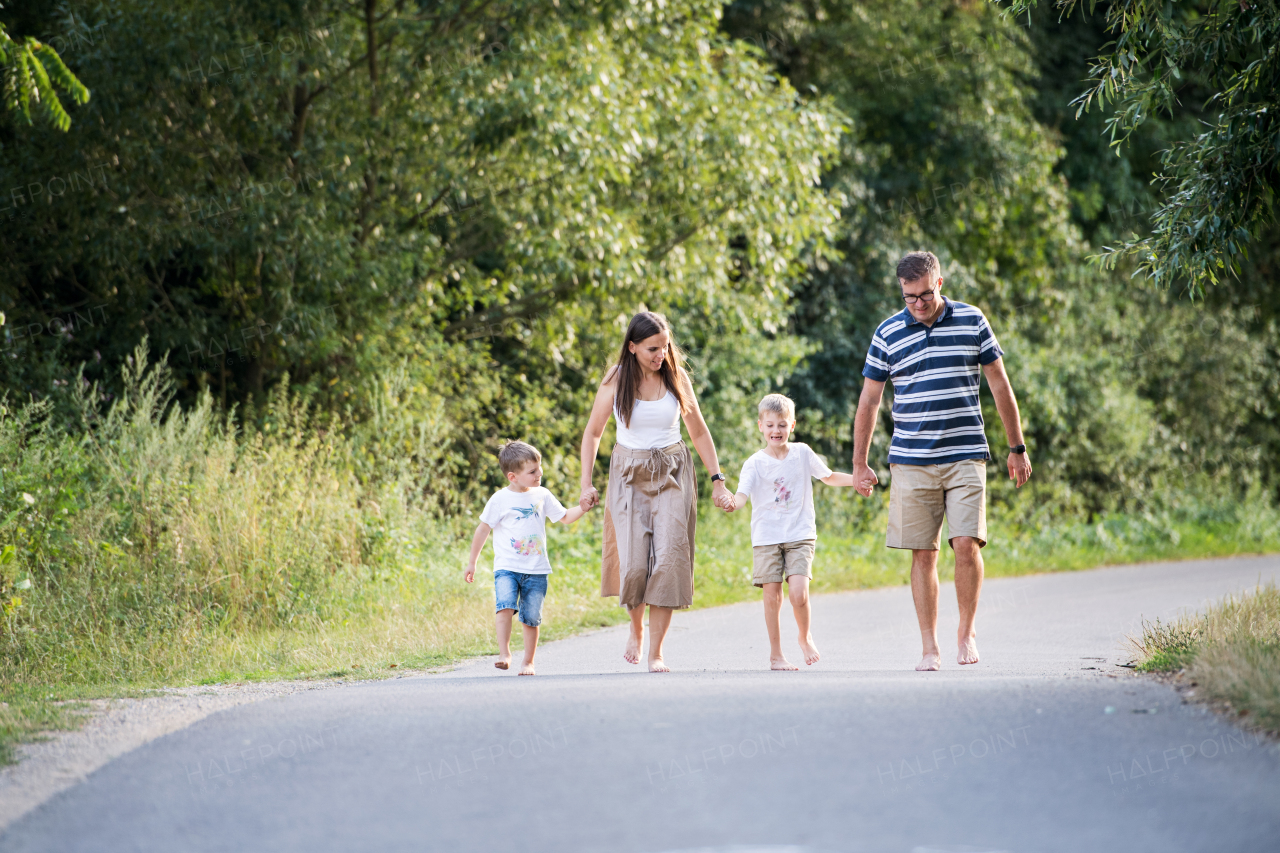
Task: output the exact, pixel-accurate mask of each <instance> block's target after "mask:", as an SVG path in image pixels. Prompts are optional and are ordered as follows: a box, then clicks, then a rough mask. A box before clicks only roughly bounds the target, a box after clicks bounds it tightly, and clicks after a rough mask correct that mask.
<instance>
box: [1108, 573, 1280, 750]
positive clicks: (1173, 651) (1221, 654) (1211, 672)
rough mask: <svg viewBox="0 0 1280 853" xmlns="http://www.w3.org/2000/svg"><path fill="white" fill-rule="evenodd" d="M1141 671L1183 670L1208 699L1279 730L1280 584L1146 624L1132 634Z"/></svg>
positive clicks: (1199, 693) (1206, 699) (1274, 730)
mask: <svg viewBox="0 0 1280 853" xmlns="http://www.w3.org/2000/svg"><path fill="white" fill-rule="evenodd" d="M1131 643H1132V644H1133V647H1134V651H1135V652H1136V653H1137V657H1138V669H1139V670H1141V671H1143V672H1161V673H1170V672H1179V673H1181V674H1182V675H1183V678H1184V680H1185V681H1188V682H1190V684H1191V685H1192V686H1193V687H1194V689H1195V695H1196V696H1197V697H1198V698H1200V699H1201V700H1204V701H1209V702H1223V703H1226V704H1227V706H1228V707H1229V708H1231V709H1232V710H1233V711H1234V712H1235V713H1236V714H1237V715H1238V716H1239V717H1242V718H1245V721H1246V722H1249V723H1251V724H1252V725H1255V726H1257V727H1259V728H1262V729H1266V730H1269V731H1272V732H1277V731H1280V589H1278V588H1277V587H1276V585H1275V584H1274V583H1268V584H1267V585H1265V586H1260V587H1258V588H1257V589H1256V590H1255V591H1254V592H1252V593H1245V594H1244V595H1240V596H1228V597H1226V598H1224V599H1223V600H1222V601H1220V602H1218V603H1217V604H1215V605H1213V606H1212V607H1210V608H1209V609H1208V610H1207V611H1206V612H1205V613H1202V614H1195V615H1187V616H1184V617H1182V618H1181V619H1177V620H1175V621H1174V622H1171V623H1168V624H1165V623H1162V622H1160V621H1156V622H1155V623H1147V624H1144V625H1143V631H1142V636H1140V637H1136V638H1131Z"/></svg>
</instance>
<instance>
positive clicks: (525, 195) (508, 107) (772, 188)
mask: <svg viewBox="0 0 1280 853" xmlns="http://www.w3.org/2000/svg"><path fill="white" fill-rule="evenodd" d="M375 7H376V8H375V9H374V12H375V17H374V19H371V20H370V21H366V20H365V19H364V11H363V10H360V11H359V12H358V13H357V12H356V11H353V10H352V9H351V7H350V6H349V4H345V3H337V2H319V0H317V2H310V3H306V4H299V7H298V8H297V9H296V10H294V11H293V12H291V13H290V14H287V15H286V14H285V13H284V12H283V11H280V12H279V14H277V13H276V12H275V11H273V10H270V7H262V6H261V4H247V3H233V4H230V5H228V6H226V7H219V8H218V9H216V10H210V9H209V8H208V7H207V4H198V3H190V2H180V3H177V4H174V3H165V4H157V3H153V2H144V0H131V2H125V3H117V4H113V5H112V6H111V7H109V8H107V7H100V8H97V9H96V10H91V11H90V12H88V13H87V14H89V16H90V17H91V18H92V17H94V16H97V17H99V18H101V19H102V20H104V21H105V25H104V29H105V31H108V32H110V33H111V34H112V36H111V38H109V39H102V40H100V41H98V42H96V43H95V44H93V45H87V46H84V47H83V48H82V49H80V50H78V51H77V52H76V54H75V60H76V67H77V72H78V73H79V74H80V75H81V77H82V78H83V79H85V80H86V81H88V82H89V83H90V84H91V85H92V86H93V87H94V90H95V98H94V102H93V104H92V105H90V107H89V114H90V116H91V120H90V121H88V122H85V127H84V128H83V129H81V130H80V132H79V133H78V134H77V136H76V137H75V138H74V139H68V140H62V139H56V140H48V139H40V140H33V141H32V143H31V144H29V145H27V144H24V145H22V146H18V147H13V148H6V149H5V150H4V151H3V152H0V174H4V175H23V176H31V175H46V176H66V177H67V179H68V180H69V181H70V182H71V183H74V184H75V185H76V186H77V187H78V188H79V189H78V190H77V194H76V195H75V198H74V203H71V201H72V200H71V199H70V198H65V199H62V200H54V199H51V198H50V197H49V193H47V192H40V193H35V195H32V192H34V190H33V189H31V188H30V187H28V190H30V191H27V192H19V193H18V197H17V198H15V202H16V206H17V207H18V208H19V209H20V211H21V212H22V213H24V214H26V216H25V217H23V218H21V219H20V220H19V221H18V222H16V223H14V226H13V228H12V229H6V234H5V239H6V240H7V241H8V242H7V243H6V245H7V247H8V248H7V250H6V252H5V255H4V258H3V261H0V264H2V265H3V268H2V269H0V273H2V274H3V276H4V277H5V280H6V282H7V283H8V285H9V286H8V287H7V288H6V289H5V291H4V293H3V298H4V299H5V300H6V301H7V304H6V305H5V306H4V308H5V310H6V311H7V312H8V313H9V315H10V318H11V322H10V329H11V335H14V336H15V337H12V338H11V339H10V340H11V343H12V346H13V349H14V350H15V351H16V352H17V353H19V354H20V357H19V358H15V359H9V360H4V361H3V362H2V365H3V366H2V367H0V382H3V384H4V385H5V386H6V387H10V388H16V389H21V390H22V391H23V392H24V393H33V394H37V395H39V396H46V395H51V396H52V397H54V398H55V400H57V399H58V398H61V397H65V396H66V395H65V394H64V393H63V391H62V390H61V389H62V388H63V386H62V385H61V384H60V383H63V382H66V381H68V380H69V378H70V376H69V375H68V374H69V373H71V372H73V371H72V367H71V366H72V365H75V364H77V363H78V362H80V361H85V362H86V363H87V368H86V375H87V376H89V377H90V378H93V379H98V380H100V381H102V382H104V383H106V384H104V389H106V390H107V391H109V392H113V393H114V392H116V391H118V388H116V387H115V386H114V385H113V384H112V383H114V381H115V380H114V376H113V375H112V374H111V373H110V372H109V371H108V368H107V367H106V365H114V364H118V363H119V362H120V361H122V360H123V359H124V358H125V357H126V356H127V354H128V352H129V349H130V348H131V347H132V346H133V345H134V344H135V343H136V341H137V339H138V336H140V335H141V334H143V333H146V334H149V335H150V339H151V341H152V343H153V345H154V346H156V348H157V349H158V350H159V351H161V352H164V351H169V352H171V354H172V357H171V364H172V367H173V369H174V371H175V378H176V380H177V381H178V384H179V391H180V394H181V397H182V399H184V400H185V401H187V402H191V401H193V400H195V399H197V397H198V395H199V393H200V392H201V391H202V390H203V389H206V388H207V389H209V390H210V391H211V392H212V393H213V394H214V395H215V398H216V399H217V400H218V402H219V404H221V405H225V406H228V407H229V406H230V405H232V404H234V403H237V402H244V401H247V400H248V399H249V398H250V397H253V398H254V399H257V400H261V399H262V397H263V395H264V394H265V389H266V388H269V387H271V386H272V385H273V384H274V383H275V382H276V381H278V380H279V378H280V377H282V376H284V375H285V374H286V373H287V374H288V375H289V376H290V377H291V379H292V381H293V382H294V383H295V384H296V385H298V386H299V387H301V388H305V389H306V390H307V393H309V394H311V395H313V397H314V399H315V401H316V403H317V405H320V406H322V407H323V408H325V409H326V410H327V411H332V412H341V413H343V417H344V421H345V422H346V423H348V424H350V423H351V422H361V423H363V422H366V421H367V420H368V419H370V418H372V417H374V409H375V407H376V406H377V405H380V404H379V403H377V402H376V401H375V400H374V399H373V398H371V397H370V396H369V392H370V391H372V390H373V387H374V386H373V384H372V383H373V382H375V377H382V376H384V375H385V374H387V373H388V372H391V371H400V372H402V374H403V380H402V385H403V391H404V393H402V394H399V395H397V401H398V402H397V403H396V405H397V407H398V408H399V409H400V410H401V411H402V412H403V413H404V416H405V417H406V418H410V419H414V420H420V419H425V420H428V421H430V420H431V419H433V418H435V417H437V416H438V414H439V413H440V410H441V409H443V414H444V417H445V422H446V423H447V430H446V439H445V440H446V442H447V443H448V445H449V447H448V449H447V452H446V453H445V454H444V456H445V458H446V460H447V463H448V465H449V466H451V468H450V470H451V471H453V472H456V475H457V477H458V478H460V479H459V480H458V481H457V482H456V485H457V487H458V488H459V489H461V490H462V491H463V492H466V491H467V490H469V489H471V488H472V487H473V485H474V484H473V482H472V480H473V479H474V477H475V474H474V472H475V471H476V469H478V468H481V469H482V466H483V465H484V464H486V460H487V459H488V457H489V453H490V451H491V450H492V448H493V447H494V446H495V445H496V443H497V441H498V440H499V439H500V438H503V437H507V436H510V435H513V434H520V435H523V436H525V437H527V438H529V439H530V440H533V441H535V442H537V443H540V444H547V445H554V444H563V443H565V442H566V441H568V430H567V427H566V426H565V425H566V424H568V423H571V422H572V418H571V417H565V418H561V419H558V418H557V417H556V416H554V415H553V414H552V411H553V410H554V408H555V404H557V403H562V402H563V403H568V404H569V405H570V406H571V407H572V406H573V405H574V404H573V403H572V402H570V401H571V400H572V398H574V397H575V396H577V395H578V393H579V392H580V390H581V389H582V387H583V386H584V385H588V384H590V383H591V382H592V381H593V379H594V377H597V376H599V374H600V373H601V372H602V370H603V367H604V362H605V361H606V359H607V358H608V357H609V356H610V355H611V354H612V350H613V348H614V346H616V338H617V334H618V328H617V319H618V318H619V317H626V316H629V315H630V314H632V313H633V312H634V311H635V310H636V309H637V308H639V307H641V306H642V305H643V306H647V307H649V308H653V309H656V310H665V311H667V312H668V313H670V314H672V315H673V319H674V320H675V321H676V323H677V328H678V329H681V330H684V329H693V328H699V329H701V328H703V324H704V323H705V322H706V321H707V320H708V319H709V318H714V323H715V327H716V328H718V329H722V330H724V331H726V332H728V333H730V334H749V333H752V332H754V331H755V330H757V329H759V328H761V327H762V326H766V325H774V326H777V325H780V324H781V323H783V322H784V320H785V317H786V314H787V311H788V309H789V296H790V293H791V289H792V287H793V285H794V283H795V281H796V280H797V279H798V278H799V277H800V276H802V275H803V273H804V269H805V264H806V259H807V258H810V257H813V256H814V255H815V254H822V253H823V252H825V251H826V248H825V247H826V244H827V243H828V242H829V240H828V234H829V230H830V226H831V224H832V223H833V221H834V219H835V216H836V206H835V205H833V204H832V203H831V201H830V200H829V199H828V198H827V197H826V195H825V194H823V193H822V192H821V191H820V189H819V187H818V186H817V183H818V181H819V178H820V171H821V162H822V158H823V157H824V156H825V155H827V154H829V153H830V152H833V151H834V150H835V146H836V140H837V138H838V134H839V130H840V126H841V121H842V120H841V118H840V117H839V116H838V114H836V113H835V112H834V111H832V110H829V109H828V108H827V106H826V105H825V103H823V102H821V101H814V102H812V103H809V102H804V103H802V102H800V101H799V100H798V99H797V96H796V93H795V91H794V90H793V89H792V88H791V87H790V86H789V85H788V84H787V83H786V82H785V81H782V80H779V79H777V78H776V77H774V76H773V75H771V74H770V72H769V69H768V68H767V67H766V66H765V65H764V64H762V63H761V62H759V61H758V59H757V57H755V56H754V54H752V53H751V51H749V50H748V49H746V48H745V47H744V46H742V45H740V44H736V43H734V42H733V41H731V40H730V39H728V38H726V37H725V36H723V35H721V34H720V33H718V32H717V31H716V19H717V16H718V14H719V7H718V5H717V4H715V3H709V2H705V0H696V2H695V0H682V2H679V3H675V4H664V5H662V6H659V7H657V8H654V7H647V6H646V7H642V6H639V5H635V6H633V5H631V4H625V3H619V4H607V5H605V6H600V7H596V6H581V7H578V6H568V5H566V6H564V7H563V8H556V7H555V6H554V5H553V4H544V3H522V2H508V3H503V4H497V5H490V4H473V3H465V2H463V3H458V4H450V5H449V7H448V8H449V9H450V10H451V11H450V12H449V13H448V14H445V12H444V8H443V7H442V9H441V10H439V13H440V15H442V16H443V17H440V16H437V14H436V13H435V12H432V13H426V12H421V11H420V10H418V9H417V8H416V7H414V8H412V9H408V8H401V7H400V6H392V5H390V4H386V3H381V4H375ZM371 33H372V38H373V39H374V43H375V45H376V47H375V49H374V51H373V52H372V54H370V53H369V51H368V50H367V47H368V44H367V43H366V42H367V40H368V39H369V38H370V34H371ZM126 35H127V36H128V37H126ZM139 45H141V49H138V47H139ZM73 164H74V165H73ZM86 165H88V166H91V167H93V168H96V169H97V171H90V173H89V174H90V176H91V177H92V182H89V181H86V180H84V179H83V178H82V177H81V178H77V177H75V175H82V170H84V167H85V166H86ZM61 180H62V178H59V180H56V181H53V186H54V189H55V191H56V189H57V188H58V187H59V186H61V184H60V183H59V181H61ZM22 183H23V186H24V187H26V186H27V183H28V182H27V181H23V182H22ZM45 183H46V185H47V184H48V183H49V182H48V181H46V182H45ZM67 195H68V196H70V195H71V192H70V191H68V192H67ZM85 305H88V306H98V307H99V310H100V315H99V316H101V317H103V319H104V320H105V321H106V322H98V321H97V320H96V318H95V317H94V316H93V315H88V314H86V312H83V311H82V312H81V316H87V317H88V319H89V321H90V322H83V321H80V320H75V319H74V310H75V309H76V307H77V306H85ZM68 318H70V319H71V320H72V322H71V323H70V324H67V323H66V322H65V320H66V319H68ZM68 325H69V326H70V333H66V332H67V327H68ZM26 329H44V330H52V331H49V332H44V331H42V332H39V333H36V334H34V335H30V334H28V335H26V336H24V337H23V338H18V337H16V335H18V334H20V333H21V332H22V331H23V330H26ZM684 341H685V342H686V343H693V344H694V345H695V349H696V348H698V346H699V345H700V344H701V341H699V340H698V339H697V338H696V337H693V335H692V333H687V334H685V335H684ZM99 359H101V361H99ZM108 385H110V386H111V387H108ZM443 389H447V393H444V392H443ZM384 390H385V389H384ZM380 393H381V392H380ZM253 411H254V412H256V411H258V409H257V408H256V407H255V408H254V410H253ZM566 414H572V409H570V411H569V412H567V413H566ZM435 461H437V455H436V454H434V453H433V454H429V455H425V456H423V457H421V458H419V459H417V460H415V462H416V464H420V465H427V464H432V463H434V462H435Z"/></svg>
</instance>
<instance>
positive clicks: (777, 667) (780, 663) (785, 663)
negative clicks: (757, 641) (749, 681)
mask: <svg viewBox="0 0 1280 853" xmlns="http://www.w3.org/2000/svg"><path fill="white" fill-rule="evenodd" d="M799 668H800V667H798V666H796V665H795V664H793V663H792V662H791V661H789V660H787V659H786V658H785V657H776V658H769V669H772V670H774V671H776V672H795V671H796V670H797V669H799Z"/></svg>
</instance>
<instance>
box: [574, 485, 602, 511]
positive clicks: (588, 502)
mask: <svg viewBox="0 0 1280 853" xmlns="http://www.w3.org/2000/svg"><path fill="white" fill-rule="evenodd" d="M599 503H600V493H599V492H597V491H596V487H595V486H588V487H587V488H585V489H583V490H582V495H581V496H580V497H579V498H578V506H580V507H582V511H583V512H590V511H591V508H592V507H593V506H596V505H598V504H599Z"/></svg>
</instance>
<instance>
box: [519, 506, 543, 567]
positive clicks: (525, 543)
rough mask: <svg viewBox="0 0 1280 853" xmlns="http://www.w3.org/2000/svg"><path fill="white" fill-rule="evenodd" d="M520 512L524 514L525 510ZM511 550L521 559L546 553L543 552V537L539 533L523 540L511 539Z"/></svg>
mask: <svg viewBox="0 0 1280 853" xmlns="http://www.w3.org/2000/svg"><path fill="white" fill-rule="evenodd" d="M520 512H524V510H520ZM526 518H527V516H526ZM511 548H512V550H514V551H515V552H516V553H517V554H519V555H520V556H521V557H534V556H537V555H538V554H542V553H545V552H544V551H543V550H542V537H541V536H540V535H538V534H537V533H531V534H530V535H528V536H526V537H524V538H523V539H518V538H516V537H514V536H513V537H511Z"/></svg>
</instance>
